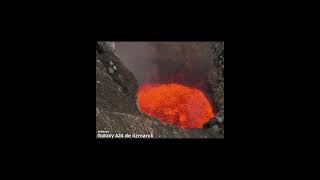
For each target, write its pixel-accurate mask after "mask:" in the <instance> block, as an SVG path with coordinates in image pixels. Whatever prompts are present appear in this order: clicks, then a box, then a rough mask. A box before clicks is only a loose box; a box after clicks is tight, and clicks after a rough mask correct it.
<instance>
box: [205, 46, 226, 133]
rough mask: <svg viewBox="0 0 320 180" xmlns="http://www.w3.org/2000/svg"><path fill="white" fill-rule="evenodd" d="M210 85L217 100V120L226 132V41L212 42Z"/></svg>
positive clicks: (214, 98)
mask: <svg viewBox="0 0 320 180" xmlns="http://www.w3.org/2000/svg"><path fill="white" fill-rule="evenodd" d="M209 48H210V49H211V52H210V57H211V60H210V70H209V77H208V81H209V86H210V90H211V92H212V95H213V100H214V102H215V109H216V112H217V116H216V120H217V121H218V122H219V124H220V128H221V130H222V132H223V133H224V42H210V43H209Z"/></svg>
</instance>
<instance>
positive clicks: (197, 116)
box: [138, 83, 214, 128]
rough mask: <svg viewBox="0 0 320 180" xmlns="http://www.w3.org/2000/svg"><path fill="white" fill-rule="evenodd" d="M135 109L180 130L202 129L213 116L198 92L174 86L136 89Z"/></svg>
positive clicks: (171, 84)
mask: <svg viewBox="0 0 320 180" xmlns="http://www.w3.org/2000/svg"><path fill="white" fill-rule="evenodd" d="M138 106H139V110H140V111H142V112H144V113H145V114H148V115H149V116H152V117H155V118H157V119H159V120H161V121H163V122H165V123H168V124H173V125H177V126H179V127H182V128H202V125H203V124H204V123H205V122H207V121H208V120H209V119H210V118H213V117H214V113H213V111H212V107H211V104H210V103H209V101H208V100H207V98H206V96H205V95H204V94H203V93H202V92H201V91H200V90H198V89H196V88H190V87H187V86H183V85H180V84H176V83H169V84H145V85H142V86H140V87H139V90H138Z"/></svg>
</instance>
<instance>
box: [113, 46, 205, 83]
mask: <svg viewBox="0 0 320 180" xmlns="http://www.w3.org/2000/svg"><path fill="white" fill-rule="evenodd" d="M115 45H116V49H117V51H118V52H119V56H120V59H121V61H122V63H123V64H124V65H125V66H126V67H127V68H128V69H129V70H130V71H131V72H132V73H133V74H134V75H135V77H136V78H137V80H138V82H139V84H140V85H141V84H145V83H167V82H177V83H182V84H186V85H190V86H193V87H197V88H200V89H205V88H206V86H207V77H208V76H207V72H208V67H209V56H208V44H207V43H206V42H115Z"/></svg>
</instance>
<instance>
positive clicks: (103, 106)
mask: <svg viewBox="0 0 320 180" xmlns="http://www.w3.org/2000/svg"><path fill="white" fill-rule="evenodd" d="M168 43H170V42H168ZM160 45H161V44H160ZM163 46H165V44H163ZM163 46H161V47H163ZM202 46H206V47H207V49H206V50H203V51H201V49H203V48H200V47H202ZM188 47H189V46H188ZM192 47H193V48H194V50H197V51H200V54H201V53H202V54H201V55H202V56H207V57H208V58H207V60H205V61H208V62H207V65H206V66H207V68H208V70H207V71H208V73H206V74H205V75H206V76H207V77H206V78H203V79H204V80H205V81H207V83H208V86H207V87H206V91H208V94H209V96H211V99H212V100H213V101H214V109H215V113H216V117H215V118H214V119H211V120H210V121H209V122H208V123H206V124H204V127H203V128H201V129H182V128H179V127H177V126H174V125H168V124H165V123H163V122H162V121H160V120H158V119H155V118H153V117H150V116H147V115H145V114H144V113H142V112H139V110H138V107H137V90H138V79H137V78H140V75H139V74H138V75H136V76H135V75H134V73H133V72H131V71H130V70H129V68H127V66H128V65H127V66H125V64H126V63H124V59H123V60H121V58H120V57H121V56H120V55H119V52H118V50H117V47H116V46H115V44H114V43H113V42H97V43H96V135H97V136H98V135H99V134H100V133H99V132H101V131H104V132H108V134H131V135H136V134H138V135H139V134H148V135H149V134H152V138H220V139H221V138H224V42H207V43H202V44H199V45H197V43H193V46H192ZM172 49H174V46H173V47H172ZM169 50H170V49H169ZM172 52H173V54H172V53H171V56H172V55H174V52H175V50H172ZM177 55H178V53H177ZM179 56H181V53H179ZM191 59H192V58H191ZM191 65H192V64H191ZM188 67H190V64H188ZM191 68H192V67H191ZM133 71H134V70H133ZM139 80H140V79H139ZM140 81H141V80H140ZM197 82H198V81H197ZM200 85H201V84H200ZM200 85H199V86H200ZM136 137H139V136H136Z"/></svg>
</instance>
